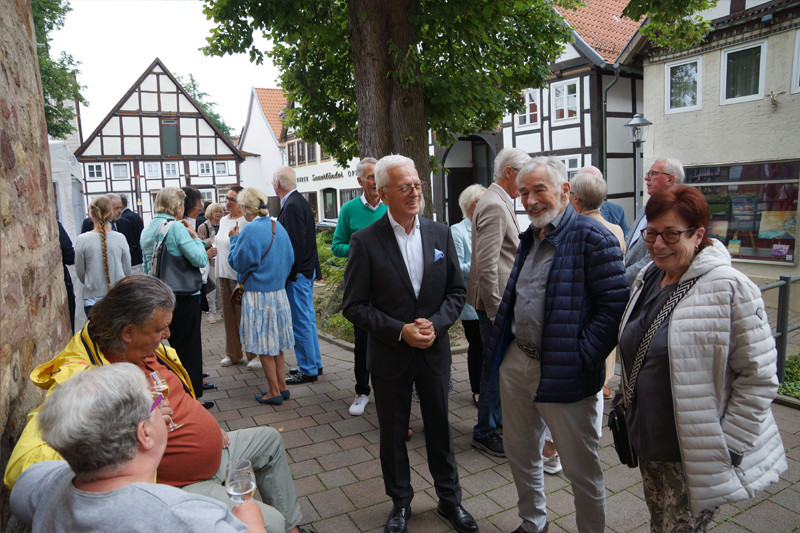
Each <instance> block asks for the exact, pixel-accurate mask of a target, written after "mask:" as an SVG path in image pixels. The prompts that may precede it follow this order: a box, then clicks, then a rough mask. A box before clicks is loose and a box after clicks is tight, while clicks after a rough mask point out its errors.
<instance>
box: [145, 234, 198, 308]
mask: <svg viewBox="0 0 800 533" xmlns="http://www.w3.org/2000/svg"><path fill="white" fill-rule="evenodd" d="M172 222H173V221H169V222H164V224H163V225H162V226H161V227H160V228H159V229H158V232H157V233H156V236H158V234H163V235H164V239H162V240H161V242H157V243H156V244H154V246H153V247H154V250H153V261H152V263H151V268H150V272H152V273H153V275H154V276H155V277H157V278H158V279H160V280H161V281H163V282H164V283H166V284H167V285H168V286H169V287H170V288H171V289H172V292H173V293H175V296H188V295H192V294H196V293H197V292H198V291H200V288H201V287H202V286H203V275H202V274H201V273H200V269H199V268H197V267H196V266H194V265H193V264H191V263H190V262H189V260H188V259H186V257H184V256H182V255H181V256H180V257H175V256H174V255H172V254H171V253H169V252H168V251H167V247H166V243H165V241H166V236H167V234H168V233H169V229H170V226H171V225H172Z"/></svg>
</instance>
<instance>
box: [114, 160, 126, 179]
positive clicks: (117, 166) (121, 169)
mask: <svg viewBox="0 0 800 533" xmlns="http://www.w3.org/2000/svg"><path fill="white" fill-rule="evenodd" d="M111 176H112V177H113V178H114V179H115V180H124V179H128V164H127V163H114V164H113V165H111Z"/></svg>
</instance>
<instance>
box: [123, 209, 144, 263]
mask: <svg viewBox="0 0 800 533" xmlns="http://www.w3.org/2000/svg"><path fill="white" fill-rule="evenodd" d="M120 220H124V221H125V222H126V223H127V226H125V224H123V226H120V225H119V221H117V228H118V230H119V231H120V233H122V234H123V235H125V238H126V239H127V240H128V248H130V251H131V266H134V265H141V264H142V261H143V260H142V246H141V244H140V240H141V237H142V230H143V229H144V222H143V221H142V217H140V216H139V215H138V214H136V213H134V212H133V211H131V210H130V209H128V208H127V207H126V208H125V210H124V211H123V212H122V215H120Z"/></svg>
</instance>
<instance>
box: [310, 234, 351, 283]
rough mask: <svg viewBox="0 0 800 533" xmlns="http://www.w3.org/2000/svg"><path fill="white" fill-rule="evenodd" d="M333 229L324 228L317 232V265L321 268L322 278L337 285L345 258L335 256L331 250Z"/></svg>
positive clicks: (342, 275)
mask: <svg viewBox="0 0 800 533" xmlns="http://www.w3.org/2000/svg"><path fill="white" fill-rule="evenodd" d="M332 240H333V230H332V229H325V230H322V231H320V232H318V233H317V253H318V254H319V266H320V267H321V268H322V278H323V280H325V283H326V284H328V285H329V286H331V285H338V284H339V283H340V282H341V281H342V278H343V277H344V267H345V265H347V259H345V258H343V257H336V256H334V255H333V252H332V251H331V241H332Z"/></svg>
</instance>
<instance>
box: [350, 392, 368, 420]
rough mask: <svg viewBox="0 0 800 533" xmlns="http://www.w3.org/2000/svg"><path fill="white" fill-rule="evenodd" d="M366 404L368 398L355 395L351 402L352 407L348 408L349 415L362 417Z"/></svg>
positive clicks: (364, 395)
mask: <svg viewBox="0 0 800 533" xmlns="http://www.w3.org/2000/svg"><path fill="white" fill-rule="evenodd" d="M368 403H369V396H367V395H366V394H359V395H357V396H356V399H355V400H353V405H351V406H350V414H351V415H353V416H360V415H363V414H364V409H366V407H367V404H368Z"/></svg>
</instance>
